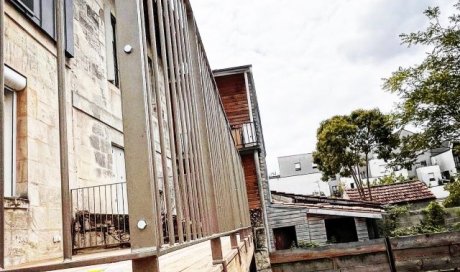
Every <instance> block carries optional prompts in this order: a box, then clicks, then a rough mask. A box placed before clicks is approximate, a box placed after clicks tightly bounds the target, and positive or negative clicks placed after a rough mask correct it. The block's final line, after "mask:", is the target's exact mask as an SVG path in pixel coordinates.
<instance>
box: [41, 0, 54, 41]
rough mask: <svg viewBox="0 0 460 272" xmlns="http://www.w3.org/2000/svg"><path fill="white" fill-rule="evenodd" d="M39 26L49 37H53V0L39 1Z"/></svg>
mask: <svg viewBox="0 0 460 272" xmlns="http://www.w3.org/2000/svg"><path fill="white" fill-rule="evenodd" d="M40 26H41V28H42V29H43V30H44V31H45V32H46V33H48V35H50V36H51V37H53V38H55V37H56V36H55V27H54V26H55V16H54V0H42V1H41V16H40Z"/></svg>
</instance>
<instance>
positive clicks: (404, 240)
mask: <svg viewBox="0 0 460 272" xmlns="http://www.w3.org/2000/svg"><path fill="white" fill-rule="evenodd" d="M390 242H391V247H392V249H393V255H394V257H395V264H396V271H437V270H445V269H455V268H460V232H451V233H439V234H430V235H418V236H408V237H398V238H391V239H390ZM270 261H271V263H272V270H273V271H274V272H279V271H283V272H290V271H341V272H342V271H355V272H360V271H363V272H364V271H366V272H368V271H376V272H387V271H390V268H389V262H388V258H387V251H386V247H385V243H384V240H383V239H376V240H369V241H365V242H356V243H348V244H338V245H331V246H325V247H320V248H316V249H313V250H304V249H296V250H282V251H276V252H272V253H271V254H270Z"/></svg>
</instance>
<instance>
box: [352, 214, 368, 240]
mask: <svg viewBox="0 0 460 272" xmlns="http://www.w3.org/2000/svg"><path fill="white" fill-rule="evenodd" d="M355 225H356V233H357V234H358V241H366V240H369V232H368V231H367V224H366V219H365V218H355Z"/></svg>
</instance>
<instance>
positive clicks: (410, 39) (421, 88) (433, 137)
mask: <svg viewBox="0 0 460 272" xmlns="http://www.w3.org/2000/svg"><path fill="white" fill-rule="evenodd" d="M455 8H456V11H457V12H458V11H460V1H459V2H458V3H457V4H456V5H455ZM424 13H425V15H426V16H427V18H428V20H429V25H428V27H427V28H426V29H425V30H424V31H418V32H414V33H410V34H401V35H400V37H401V39H402V43H403V44H404V45H407V46H408V47H411V46H415V45H420V46H424V47H426V48H427V50H429V52H427V55H426V58H425V59H424V60H423V62H422V63H420V64H418V65H414V66H412V67H407V68H402V67H400V68H399V69H398V70H397V71H396V72H394V73H393V74H392V76H391V77H390V78H388V79H385V80H384V89H386V90H387V91H390V92H392V93H395V94H397V95H398V96H399V97H400V99H401V103H400V104H399V105H398V106H397V110H396V116H397V120H398V123H399V125H400V126H401V127H403V126H405V125H408V124H411V125H413V126H415V127H417V128H418V129H419V130H420V132H419V133H416V134H414V135H412V136H409V137H405V138H404V139H403V140H402V147H401V155H400V157H399V162H400V164H404V163H405V164H410V162H411V161H413V160H414V159H415V157H416V156H417V152H420V151H423V150H427V149H429V148H434V147H439V146H440V145H441V144H442V142H444V141H456V140H458V139H459V138H460V137H459V136H460V14H458V13H457V14H453V15H451V16H450V17H449V23H448V25H446V26H443V25H441V23H440V20H439V17H440V13H441V12H440V10H439V8H438V7H434V8H428V9H427V10H426V11H425V12H424Z"/></svg>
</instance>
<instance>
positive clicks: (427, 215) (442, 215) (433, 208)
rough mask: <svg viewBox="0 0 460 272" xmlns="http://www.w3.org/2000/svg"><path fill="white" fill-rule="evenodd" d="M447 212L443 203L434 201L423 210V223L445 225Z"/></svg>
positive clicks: (437, 225)
mask: <svg viewBox="0 0 460 272" xmlns="http://www.w3.org/2000/svg"><path fill="white" fill-rule="evenodd" d="M446 215H447V212H446V210H445V209H444V207H443V206H441V204H439V203H438V202H436V201H432V202H431V203H430V204H429V205H428V207H426V208H425V209H424V210H423V217H424V218H423V220H422V222H421V223H422V225H424V226H432V227H435V228H436V227H444V226H445V225H446Z"/></svg>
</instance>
